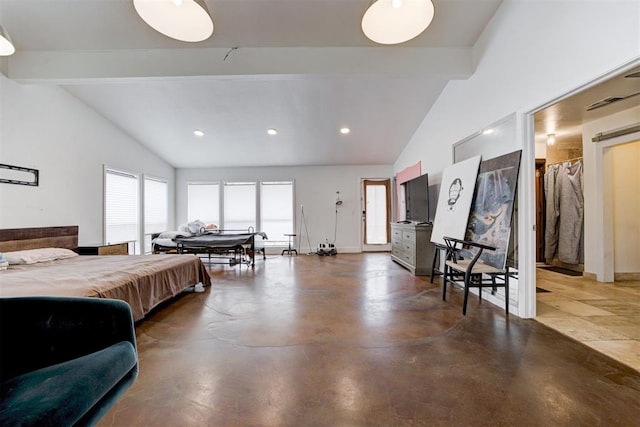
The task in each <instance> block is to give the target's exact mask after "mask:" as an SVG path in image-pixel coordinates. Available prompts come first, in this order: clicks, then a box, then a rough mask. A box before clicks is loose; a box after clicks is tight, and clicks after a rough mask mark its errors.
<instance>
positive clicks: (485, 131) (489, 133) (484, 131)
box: [482, 128, 493, 135]
mask: <svg viewBox="0 0 640 427" xmlns="http://www.w3.org/2000/svg"><path fill="white" fill-rule="evenodd" d="M492 133H493V128H487V129H485V130H483V131H482V134H483V135H491V134H492Z"/></svg>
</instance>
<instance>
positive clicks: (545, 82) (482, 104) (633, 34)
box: [394, 0, 640, 317]
mask: <svg viewBox="0 0 640 427" xmlns="http://www.w3.org/2000/svg"><path fill="white" fill-rule="evenodd" d="M475 54H476V57H477V64H478V65H477V69H476V71H475V73H474V75H473V76H472V77H471V78H470V79H468V80H465V81H452V82H450V83H449V84H448V85H447V87H446V88H445V90H444V91H443V92H442V94H441V96H440V98H439V99H438V101H437V102H436V103H435V104H434V106H433V107H432V109H431V110H430V111H429V113H428V114H427V116H426V117H425V119H424V121H423V122H422V124H421V125H420V127H419V128H418V130H417V131H416V132H415V134H414V135H413V137H412V138H411V140H410V141H409V143H408V144H407V146H406V148H405V149H404V151H403V152H402V154H401V155H400V156H399V157H398V159H397V161H396V163H395V164H394V171H398V170H402V169H403V168H404V167H406V166H408V165H410V164H414V163H415V162H417V161H422V166H423V170H424V171H425V172H428V173H429V176H430V177H431V176H434V178H435V176H436V175H437V174H441V172H442V170H443V169H444V168H445V167H446V166H448V165H449V164H451V158H452V157H451V145H452V144H454V143H455V142H457V141H459V140H461V139H463V138H465V137H467V136H469V135H471V134H473V133H475V132H477V131H479V130H481V129H483V128H484V127H485V126H487V125H489V124H491V123H493V122H496V121H498V120H500V119H501V118H503V117H506V116H507V115H509V114H511V113H513V112H516V113H518V114H519V115H520V117H521V118H522V117H523V114H524V113H527V112H530V111H532V110H534V109H537V108H539V107H541V106H542V105H544V104H547V103H549V102H551V101H552V100H554V99H556V98H558V97H560V96H562V95H564V94H566V93H568V92H571V91H573V90H575V89H577V88H579V87H580V86H582V85H584V84H587V83H589V82H591V81H593V80H595V79H597V78H598V77H600V76H602V75H604V74H606V73H608V72H610V71H612V70H614V69H616V68H618V67H620V66H622V65H624V64H627V63H629V62H630V61H632V60H634V59H637V58H639V57H640V2H638V1H637V0H592V1H573V0H505V1H504V3H503V4H502V5H501V6H500V8H499V9H498V11H497V13H496V15H495V16H494V18H493V19H492V21H491V22H490V24H489V26H488V27H487V28H486V29H485V31H484V32H483V34H482V36H481V38H480V40H479V42H478V43H477V45H476V47H475ZM525 125H526V123H525V122H524V120H522V124H521V128H520V132H519V133H518V138H517V139H516V140H514V141H513V147H512V148H513V149H514V150H515V149H519V148H523V149H524V150H525V151H524V152H523V165H522V169H521V171H522V172H521V182H520V183H519V188H520V191H521V195H520V198H519V206H520V211H519V223H520V226H519V230H521V231H522V233H519V236H520V239H521V243H520V246H519V247H520V249H521V251H522V254H523V255H522V256H524V257H525V258H524V259H521V262H520V266H521V268H527V269H528V271H526V272H522V271H521V275H520V289H519V291H518V292H519V293H520V294H523V296H524V298H523V299H521V301H522V304H521V305H520V306H519V307H518V309H517V311H516V312H517V313H518V314H519V315H521V316H525V317H531V316H534V315H535V269H534V266H535V251H534V249H535V235H534V232H533V224H534V216H533V209H534V208H533V206H534V183H533V174H534V164H533V163H534V147H533V137H532V135H531V136H528V135H527V134H526V133H525V128H526V126H525ZM526 130H527V132H529V131H531V132H532V129H526ZM529 145H530V146H529ZM440 176H441V175H440ZM523 264H526V265H523Z"/></svg>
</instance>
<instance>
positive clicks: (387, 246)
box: [362, 179, 391, 252]
mask: <svg viewBox="0 0 640 427" xmlns="http://www.w3.org/2000/svg"><path fill="white" fill-rule="evenodd" d="M390 221H391V180H390V179H363V180H362V251H363V252H376V251H390V250H391V226H390V224H389V222H390Z"/></svg>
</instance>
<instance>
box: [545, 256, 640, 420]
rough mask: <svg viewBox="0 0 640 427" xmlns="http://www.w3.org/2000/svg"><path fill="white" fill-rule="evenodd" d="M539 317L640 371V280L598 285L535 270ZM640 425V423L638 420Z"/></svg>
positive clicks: (553, 327) (546, 323) (580, 279)
mask: <svg viewBox="0 0 640 427" xmlns="http://www.w3.org/2000/svg"><path fill="white" fill-rule="evenodd" d="M537 286H538V287H539V288H541V289H544V290H546V291H548V292H540V293H538V294H537V295H536V297H537V298H536V299H537V301H536V303H537V316H536V320H537V321H539V322H542V323H544V324H545V325H547V326H549V327H550V328H552V329H555V330H557V331H559V332H561V333H563V334H565V335H568V336H570V337H572V338H574V339H576V340H578V341H580V342H582V343H584V344H585V345H587V346H589V347H592V348H594V349H596V350H598V351H600V352H602V353H605V354H607V355H609V356H611V357H613V358H614V359H616V360H618V361H620V362H622V363H625V364H627V365H629V366H630V367H632V368H634V369H635V370H637V371H640V281H637V280H636V281H624V282H616V283H599V282H596V281H594V280H589V279H584V278H583V277H571V276H566V275H563V274H559V273H554V272H550V271H547V270H543V269H537ZM638 424H639V425H640V422H639V423H638Z"/></svg>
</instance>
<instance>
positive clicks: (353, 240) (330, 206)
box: [176, 165, 392, 253]
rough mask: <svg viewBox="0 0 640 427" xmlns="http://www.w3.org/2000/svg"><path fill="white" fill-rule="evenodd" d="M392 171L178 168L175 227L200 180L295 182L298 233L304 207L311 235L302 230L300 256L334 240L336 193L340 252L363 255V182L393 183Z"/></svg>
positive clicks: (367, 168) (359, 168)
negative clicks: (381, 180)
mask: <svg viewBox="0 0 640 427" xmlns="http://www.w3.org/2000/svg"><path fill="white" fill-rule="evenodd" d="M391 169H392V168H391V165H388V166H299V167H265V168H211V169H178V170H177V172H176V201H177V207H178V208H177V212H176V215H177V223H178V224H181V223H184V222H186V221H187V183H188V182H202V181H220V182H225V181H228V182H231V181H255V182H257V181H279V180H280V181H286V180H292V181H294V182H295V184H294V186H295V206H296V220H297V223H296V230H295V232H296V233H298V232H299V231H300V223H301V218H300V206H301V205H302V206H304V216H305V220H306V225H307V230H308V234H307V232H305V229H304V227H303V228H302V235H301V236H300V238H301V244H300V248H299V249H300V253H307V252H309V251H312V252H315V251H316V250H317V248H318V244H319V243H324V242H325V239H329V242H332V241H333V237H334V227H335V224H336V223H335V218H336V213H335V201H336V196H337V194H336V192H337V191H339V192H340V199H341V200H342V201H343V203H342V206H340V207H339V208H338V221H337V227H338V228H337V238H336V241H335V245H336V248H337V250H338V252H339V253H340V252H359V251H360V250H361V241H362V240H361V237H360V236H361V230H360V226H361V210H362V208H361V206H360V193H361V184H360V179H361V178H390V177H391V176H392V174H391ZM297 239H298V237H296V242H297Z"/></svg>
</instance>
